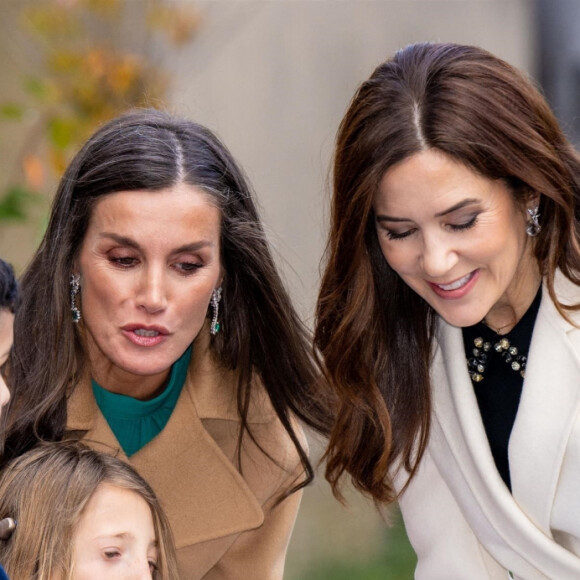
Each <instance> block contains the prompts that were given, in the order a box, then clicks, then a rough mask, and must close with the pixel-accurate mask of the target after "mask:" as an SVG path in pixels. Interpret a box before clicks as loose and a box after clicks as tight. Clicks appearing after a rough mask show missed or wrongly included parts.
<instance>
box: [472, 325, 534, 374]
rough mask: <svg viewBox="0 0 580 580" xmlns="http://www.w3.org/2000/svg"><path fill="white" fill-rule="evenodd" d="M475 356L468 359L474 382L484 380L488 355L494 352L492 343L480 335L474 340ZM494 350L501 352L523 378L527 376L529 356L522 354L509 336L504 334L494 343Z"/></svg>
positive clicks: (504, 358) (473, 352) (473, 351)
mask: <svg viewBox="0 0 580 580" xmlns="http://www.w3.org/2000/svg"><path fill="white" fill-rule="evenodd" d="M473 346H474V348H473V350H472V351H471V352H472V354H473V356H472V357H470V358H468V359H467V370H468V371H469V376H470V377H471V380H472V381H473V382H474V383H479V382H481V381H483V373H484V372H485V367H486V365H487V362H488V356H489V354H491V352H492V344H491V342H489V341H486V340H484V339H483V337H481V336H478V337H477V338H475V339H474V340H473ZM493 350H494V351H495V352H497V353H499V354H500V356H501V357H502V358H503V360H504V361H505V362H506V363H507V364H509V365H510V367H511V369H512V370H513V371H515V372H519V373H520V375H521V376H522V378H524V377H525V376H526V362H527V360H528V357H527V356H526V355H525V354H521V353H520V352H519V350H518V347H517V346H514V345H512V344H511V343H510V340H509V338H507V337H505V336H503V337H502V338H500V339H499V340H498V341H497V342H496V343H495V344H494V345H493Z"/></svg>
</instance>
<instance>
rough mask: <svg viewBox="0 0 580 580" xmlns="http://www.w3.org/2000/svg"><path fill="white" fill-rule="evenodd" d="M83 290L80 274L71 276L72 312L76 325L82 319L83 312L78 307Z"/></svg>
mask: <svg viewBox="0 0 580 580" xmlns="http://www.w3.org/2000/svg"><path fill="white" fill-rule="evenodd" d="M80 290H81V277H80V276H79V275H78V274H71V275H70V311H71V312H72V319H73V322H74V323H75V324H78V322H79V321H80V319H81V311H80V309H79V307H78V306H77V302H76V299H77V296H78V295H79V292H80Z"/></svg>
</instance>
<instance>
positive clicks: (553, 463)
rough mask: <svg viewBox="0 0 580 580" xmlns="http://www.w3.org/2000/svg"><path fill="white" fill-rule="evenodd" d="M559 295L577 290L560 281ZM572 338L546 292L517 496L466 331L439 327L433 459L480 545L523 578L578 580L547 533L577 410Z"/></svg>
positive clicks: (521, 423)
mask: <svg viewBox="0 0 580 580" xmlns="http://www.w3.org/2000/svg"><path fill="white" fill-rule="evenodd" d="M568 284H570V283H568ZM558 287H559V288H562V289H563V291H570V290H572V289H570V288H569V287H568V285H567V284H566V283H565V281H563V280H562V276H559V277H558ZM575 290H576V296H578V294H579V292H578V289H577V288H576V289H575ZM571 335H573V336H574V340H576V341H577V345H579V346H580V331H578V330H577V329H575V328H574V327H573V326H572V325H570V324H568V323H567V322H566V321H564V320H563V319H562V317H561V316H560V315H559V314H558V313H557V311H556V309H555V306H554V304H553V303H552V301H551V299H550V297H549V295H548V291H547V289H546V290H545V291H544V292H543V296H542V303H541V305H540V310H539V312H538V318H537V321H536V325H535V327H534V334H533V336H532V343H531V346H530V352H529V360H528V365H527V369H526V374H527V376H526V379H525V383H524V389H523V393H524V394H523V395H522V401H521V403H520V408H519V410H518V415H517V418H516V424H515V425H514V431H513V433H512V438H511V439H510V445H509V454H510V472H511V474H512V488H513V495H512V494H510V493H509V490H508V489H507V488H506V487H505V485H504V484H503V482H502V480H501V477H500V476H499V473H498V472H497V469H496V467H495V463H494V460H493V457H492V454H491V451H490V449H489V444H488V442H487V437H486V434H485V429H484V427H483V423H482V420H481V415H480V413H479V409H478V406H477V400H476V398H475V394H474V391H473V387H472V385H471V381H470V379H469V375H468V373H467V370H466V364H465V357H464V354H463V353H464V347H463V339H462V334H461V330H460V329H459V328H456V327H453V326H450V325H448V324H446V323H445V322H444V321H440V324H439V328H438V342H439V345H438V348H437V349H436V352H435V355H434V361H433V365H432V385H433V387H432V389H433V391H432V392H433V407H434V420H433V428H432V434H431V440H430V445H429V448H430V452H431V453H432V455H433V458H434V460H435V461H436V463H437V465H438V468H439V470H440V472H441V474H442V476H443V477H444V478H445V480H446V482H447V484H448V486H449V487H450V489H452V490H453V493H454V496H455V498H456V500H457V501H458V503H459V504H460V507H461V509H462V511H463V513H464V515H465V517H466V518H467V520H468V521H469V522H470V524H471V527H472V529H474V530H477V535H478V538H479V540H480V541H481V542H482V543H483V544H484V545H485V546H486V548H487V549H488V550H489V552H490V553H491V554H492V555H494V557H495V558H496V559H497V560H498V561H499V562H501V563H502V564H503V565H504V566H506V568H508V569H510V570H512V571H513V572H514V573H517V574H518V575H520V576H522V577H526V578H543V577H545V576H542V575H538V570H545V571H546V574H547V576H548V577H570V574H571V573H574V574H579V573H580V559H579V558H577V557H576V556H575V555H574V554H572V553H570V552H568V551H567V550H565V549H564V548H562V547H561V546H559V545H558V544H556V543H555V542H554V541H553V540H552V536H551V532H550V511H551V507H552V503H553V501H554V495H555V491H556V484H557V479H558V474H559V471H560V467H561V463H562V460H563V456H564V450H565V447H566V443H567V441H568V438H569V435H570V430H571V425H572V422H573V419H574V417H575V415H576V414H577V412H578V404H579V394H580V388H579V386H578V377H579V376H580V361H579V360H578V356H577V354H576V352H575V351H574V348H573V347H572V344H571V343H570V338H569V337H570V336H571ZM541 426H544V427H545V428H544V429H539V427H541ZM450 455H451V457H452V458H453V461H450ZM530 474H533V475H530ZM520 554H523V555H524V556H525V557H521V556H520ZM530 565H532V566H533V567H532V568H530Z"/></svg>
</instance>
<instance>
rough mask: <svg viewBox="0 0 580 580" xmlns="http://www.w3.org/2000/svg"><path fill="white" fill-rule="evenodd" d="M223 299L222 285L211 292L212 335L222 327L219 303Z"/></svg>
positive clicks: (210, 329)
mask: <svg viewBox="0 0 580 580" xmlns="http://www.w3.org/2000/svg"><path fill="white" fill-rule="evenodd" d="M221 299H222V287H221V286H220V287H219V288H216V289H215V290H214V291H213V292H212V293H211V305H212V308H213V316H212V319H211V326H210V327H209V331H210V333H211V334H212V336H215V335H216V334H217V333H218V332H219V331H220V328H221V325H220V323H219V322H218V314H219V304H220V300H221Z"/></svg>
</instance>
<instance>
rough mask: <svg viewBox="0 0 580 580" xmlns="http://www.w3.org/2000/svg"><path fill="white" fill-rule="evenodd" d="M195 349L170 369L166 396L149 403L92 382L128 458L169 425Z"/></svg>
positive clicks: (110, 424)
mask: <svg viewBox="0 0 580 580" xmlns="http://www.w3.org/2000/svg"><path fill="white" fill-rule="evenodd" d="M192 348H193V347H192V346H190V347H189V348H188V349H187V350H186V351H185V352H184V353H183V354H182V355H181V357H180V358H179V359H178V360H177V361H176V362H175V363H174V364H173V366H172V367H171V374H170V377H169V383H168V384H167V387H165V389H164V390H163V392H162V393H161V394H160V395H158V396H157V397H155V398H153V399H150V400H149V401H140V400H139V399H134V398H133V397H128V396H126V395H119V394H117V393H111V392H110V391H107V389H104V388H103V387H101V386H100V385H99V384H98V383H97V382H96V381H94V380H92V381H91V382H92V385H93V394H94V396H95V400H96V401H97V405H98V406H99V409H100V410H101V413H103V415H104V417H105V419H106V420H107V423H108V424H109V427H111V430H112V431H113V433H114V434H115V437H116V438H117V441H119V443H120V444H121V447H122V448H123V451H124V452H125V454H126V455H127V457H131V455H134V454H135V453H137V451H139V449H141V448H142V447H145V445H147V443H149V441H151V440H152V439H153V438H154V437H156V436H157V435H159V433H161V431H162V430H163V428H164V427H165V425H167V422H168V421H169V417H171V413H173V409H175V405H177V399H178V398H179V395H180V393H181V390H182V388H183V385H184V384H185V378H186V376H187V367H188V366H189V359H190V358H191V351H192Z"/></svg>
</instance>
